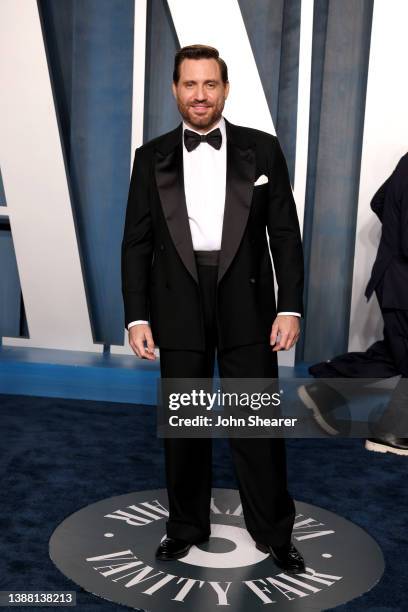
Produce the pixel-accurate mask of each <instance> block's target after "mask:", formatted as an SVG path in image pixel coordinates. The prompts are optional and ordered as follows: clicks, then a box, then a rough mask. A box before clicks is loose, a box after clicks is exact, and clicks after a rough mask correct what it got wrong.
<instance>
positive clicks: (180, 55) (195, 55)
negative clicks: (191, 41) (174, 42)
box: [173, 45, 228, 85]
mask: <svg viewBox="0 0 408 612" xmlns="http://www.w3.org/2000/svg"><path fill="white" fill-rule="evenodd" d="M185 59H196V60H198V59H215V60H216V61H217V62H218V65H219V67H220V72H221V79H222V81H223V83H228V68H227V64H226V63H225V62H224V60H223V59H222V58H221V57H220V54H219V52H218V49H216V48H215V47H209V46H208V45H188V47H182V48H181V49H180V50H179V51H177V53H176V55H175V57H174V70H173V82H174V83H175V84H176V85H177V83H178V81H179V78H180V64H181V62H182V61H183V60H185Z"/></svg>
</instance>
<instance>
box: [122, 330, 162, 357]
mask: <svg viewBox="0 0 408 612" xmlns="http://www.w3.org/2000/svg"><path fill="white" fill-rule="evenodd" d="M145 340H146V344H147V348H145V345H144V342H145ZM129 344H130V346H131V347H132V350H133V352H134V353H136V355H137V356H138V357H141V358H142V359H150V360H154V359H156V355H155V354H154V341H153V336H152V331H151V329H150V325H146V324H145V323H140V324H138V325H132V327H131V328H130V329H129Z"/></svg>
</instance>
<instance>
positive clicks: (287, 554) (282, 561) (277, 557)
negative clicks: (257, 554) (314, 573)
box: [256, 542, 306, 574]
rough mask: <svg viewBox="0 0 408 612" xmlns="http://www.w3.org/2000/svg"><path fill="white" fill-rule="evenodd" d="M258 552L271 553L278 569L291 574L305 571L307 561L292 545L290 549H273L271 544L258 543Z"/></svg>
mask: <svg viewBox="0 0 408 612" xmlns="http://www.w3.org/2000/svg"><path fill="white" fill-rule="evenodd" d="M256 547H257V549H258V550H261V551H262V552H264V553H269V554H270V555H271V556H272V557H273V560H274V561H275V563H276V565H277V566H278V567H281V568H282V569H284V570H285V571H286V572H289V574H300V573H302V572H304V571H305V569H306V568H305V561H304V559H303V557H302V555H301V554H300V552H299V551H298V550H297V549H296V548H295V547H294V546H293V544H292V543H290V546H289V548H288V547H285V548H277V547H276V546H274V547H272V546H271V545H270V544H261V543H259V542H257V543H256Z"/></svg>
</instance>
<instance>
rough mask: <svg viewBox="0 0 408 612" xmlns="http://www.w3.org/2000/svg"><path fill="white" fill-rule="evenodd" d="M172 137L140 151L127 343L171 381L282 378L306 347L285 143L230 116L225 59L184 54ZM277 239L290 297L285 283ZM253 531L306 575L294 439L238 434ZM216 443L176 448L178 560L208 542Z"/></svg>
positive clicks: (171, 485)
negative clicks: (296, 348) (280, 358)
mask: <svg viewBox="0 0 408 612" xmlns="http://www.w3.org/2000/svg"><path fill="white" fill-rule="evenodd" d="M172 90H173V94H174V97H175V100H176V103H177V106H178V109H179V111H180V114H181V116H182V119H183V121H182V123H180V124H179V125H178V126H177V127H176V128H175V129H174V130H172V131H171V132H168V133H166V134H164V135H162V136H159V137H158V138H155V139H153V140H151V141H150V142H147V143H145V144H144V145H143V146H141V147H139V148H138V149H137V150H136V153H135V159H134V164H133V170H132V176H131V183H130V189H129V197H128V204H127V211H126V221H125V229H124V236H123V242H122V292H123V298H124V307H125V325H126V327H127V328H128V329H129V344H130V346H131V347H132V349H133V350H134V352H135V354H136V355H137V356H138V357H141V358H145V359H155V354H154V348H155V346H159V348H160V368H161V376H162V378H163V379H165V378H212V376H213V372H214V362H215V356H217V361H218V368H219V373H220V376H221V378H269V379H270V378H276V377H277V375H278V368H277V351H279V350H288V349H290V348H291V347H292V346H293V345H294V344H295V342H296V341H297V339H298V337H299V317H300V316H301V315H302V294H303V255H302V245H301V238H300V232H299V224H298V219H297V214H296V206H295V203H294V200H293V196H292V190H291V186H290V182H289V177H288V171H287V167H286V163H285V160H284V157H283V154H282V151H281V149H280V146H279V143H278V140H277V139H276V137H274V136H272V135H270V134H267V133H265V132H262V131H259V130H255V129H250V128H246V127H241V126H238V125H234V124H232V123H230V122H229V121H228V120H227V119H225V118H224V117H223V115H222V111H223V108H224V103H225V100H226V99H227V96H228V92H229V82H228V71H227V66H226V64H225V62H224V61H223V60H222V59H221V58H220V57H219V54H218V51H217V50H216V49H214V48H213V47H208V46H205V45H192V46H189V47H184V48H182V49H181V50H180V51H178V53H177V54H176V56H175V64H174V73H173V84H172ZM266 230H267V232H268V235H269V241H270V249H271V252H272V256H273V263H274V268H275V272H276V278H277V284H278V287H279V291H278V298H277V306H276V303H275V292H274V276H273V270H272V265H271V259H270V255H269V250H268V242H267V235H266ZM229 442H230V447H231V451H232V457H233V462H234V467H235V471H236V475H237V480H238V486H239V492H240V497H241V502H242V508H243V514H244V518H245V523H246V527H247V529H248V531H249V533H250V534H251V536H252V537H253V539H254V541H255V543H256V545H257V547H258V548H259V549H261V550H263V551H265V552H268V553H269V554H271V555H272V556H273V558H274V559H275V562H276V563H277V564H278V565H279V566H280V567H283V568H284V569H286V570H287V571H292V572H299V571H304V561H303V558H302V556H301V555H300V553H298V551H297V550H296V548H295V547H294V546H293V544H292V542H291V532H292V527H293V522H294V516H295V508H294V503H293V500H292V498H291V496H290V495H289V493H288V491H287V483H286V465H285V446H284V440H283V439H270V438H258V439H255V438H244V439H242V438H234V439H232V438H229ZM211 443H212V440H211V439H208V438H196V439H187V438H172V439H171V438H166V439H165V442H164V446H165V464H166V479H167V492H168V498H169V520H168V521H167V524H166V530H167V538H166V539H165V540H164V541H163V542H162V543H161V544H160V545H159V547H158V549H157V552H156V556H157V558H158V559H161V560H168V559H177V558H180V557H182V556H184V555H186V554H187V553H188V550H189V549H190V547H191V546H192V545H193V544H198V543H200V542H203V541H206V540H208V537H209V535H210V519H209V514H210V500H211V449H212V444H211Z"/></svg>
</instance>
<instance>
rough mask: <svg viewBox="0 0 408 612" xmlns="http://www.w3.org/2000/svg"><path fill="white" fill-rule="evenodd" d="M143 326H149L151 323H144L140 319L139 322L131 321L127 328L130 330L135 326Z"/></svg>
mask: <svg viewBox="0 0 408 612" xmlns="http://www.w3.org/2000/svg"><path fill="white" fill-rule="evenodd" d="M142 324H144V325H149V321H142V320H141V319H138V320H137V321H131V322H130V323H128V326H127V328H128V329H130V328H131V327H133V326H134V325H142Z"/></svg>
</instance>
